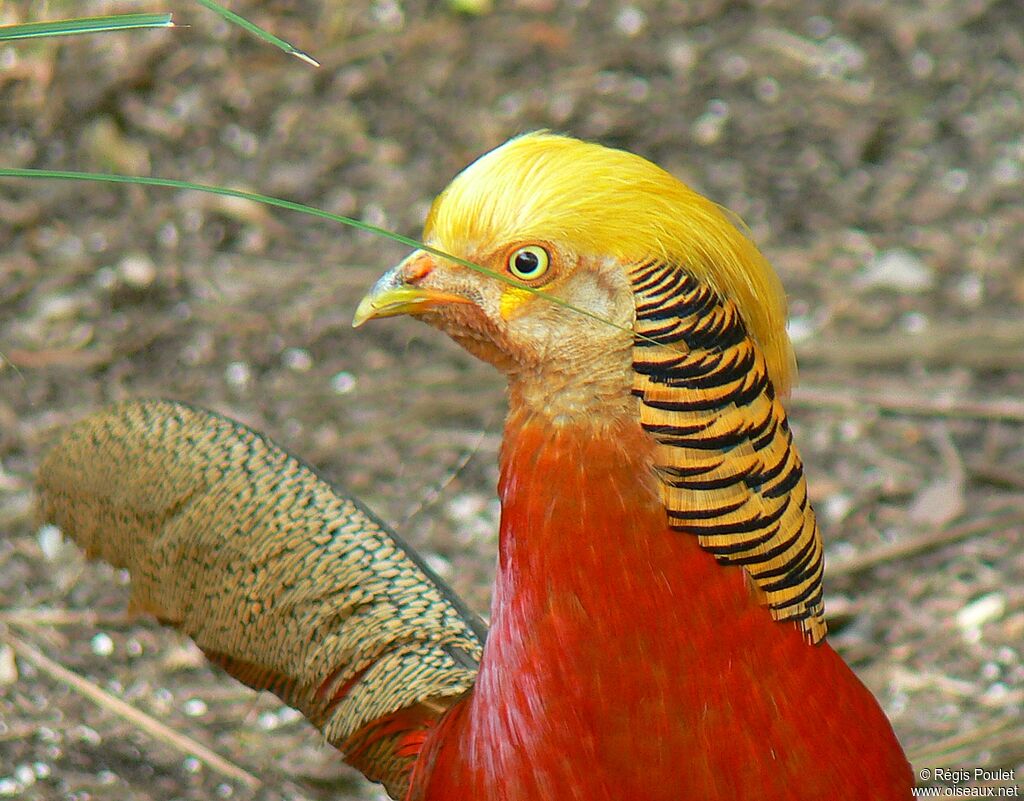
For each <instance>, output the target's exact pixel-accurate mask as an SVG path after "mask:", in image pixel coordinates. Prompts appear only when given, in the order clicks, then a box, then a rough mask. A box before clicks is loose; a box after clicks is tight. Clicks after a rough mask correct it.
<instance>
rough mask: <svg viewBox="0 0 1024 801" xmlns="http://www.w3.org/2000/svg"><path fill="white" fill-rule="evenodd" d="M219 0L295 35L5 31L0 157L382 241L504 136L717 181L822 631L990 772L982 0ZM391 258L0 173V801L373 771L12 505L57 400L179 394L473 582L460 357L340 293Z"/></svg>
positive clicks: (996, 361) (1012, 694)
mask: <svg viewBox="0 0 1024 801" xmlns="http://www.w3.org/2000/svg"><path fill="white" fill-rule="evenodd" d="M38 5H39V4H30V3H21V4H19V3H18V2H15V3H13V4H12V3H3V4H0V20H2V21H6V22H13V21H20V20H23V19H26V15H27V13H28V11H29V10H30V7H32V6H38ZM139 6H141V7H143V8H146V9H149V8H153V10H159V9H162V8H163V7H162V6H159V7H158V6H157V5H156V4H150V3H141V4H137V5H135V6H133V7H132V8H133V9H137V8H138V7H139ZM233 6H234V7H236V8H237V10H239V11H241V12H242V13H245V14H247V15H248V16H250V17H251V18H253V19H254V20H256V21H257V22H259V23H261V24H264V25H266V26H267V27H269V28H271V29H272V30H274V31H275V32H277V33H278V34H280V35H282V36H285V37H286V38H290V39H292V40H294V41H295V42H296V43H297V44H299V45H300V46H303V47H305V48H306V49H308V50H310V51H311V52H313V53H314V54H315V55H316V56H318V57H319V58H320V59H321V60H322V61H323V63H324V66H323V67H322V68H321V69H319V70H315V69H312V68H310V67H307V66H304V65H302V64H301V63H299V62H298V61H296V60H294V59H291V58H288V57H286V56H284V55H282V54H280V53H279V52H278V51H276V50H273V49H271V48H269V47H267V46H266V45H265V44H263V43H260V42H257V41H255V40H253V39H252V38H250V37H248V36H246V35H245V34H243V33H241V32H239V31H238V30H237V29H235V28H231V27H228V26H227V25H225V24H223V23H221V22H220V21H218V20H217V19H216V18H215V17H213V16H212V15H210V14H208V13H207V12H205V11H203V10H202V9H201V8H199V7H198V5H192V4H186V3H181V4H176V8H175V10H176V11H177V18H178V20H179V21H180V22H187V23H188V24H189V25H191V27H190V28H187V29H182V30H177V31H159V32H152V33H126V34H117V35H104V36H92V37H79V38H76V39H74V40H64V41H61V42H59V43H55V42H45V43H22V44H16V45H6V46H3V47H0V164H2V165H4V166H49V167H54V168H66V169H86V170H101V171H116V172H132V173H141V174H151V175H159V176H166V177H176V178H187V179H192V180H196V181H201V182H205V183H211V184H224V185H229V186H234V187H241V188H247V189H252V190H256V191H260V192H265V193H267V194H272V195H280V196H285V197H288V198H292V199H295V200H299V201H302V202H306V203H310V204H313V205H317V206H320V207H322V208H325V209H328V210H331V211H334V212H339V213H342V214H349V215H353V216H356V217H359V218H362V219H365V220H368V221H371V222H374V223H377V224H380V225H385V226H389V227H391V228H392V229H395V230H398V231H400V232H403V233H407V234H416V233H417V232H418V227H419V225H420V224H421V222H422V219H423V216H424V213H425V209H426V207H427V204H428V202H429V201H430V199H431V198H432V196H433V195H434V194H435V193H436V192H437V191H438V190H439V189H440V188H442V186H443V185H444V184H445V183H446V182H447V181H448V180H449V178H450V177H451V176H452V175H453V174H454V173H455V172H456V171H457V170H458V169H459V168H461V167H462V166H464V165H465V164H466V163H468V162H469V161H470V160H471V159H472V158H474V157H475V156H477V155H479V154H480V153H482V152H484V151H486V150H488V149H489V148H491V147H493V146H495V145H496V144H498V143H500V142H501V141H503V140H504V139H505V138H506V137H508V136H510V135H512V134H515V133H517V132H521V131H524V130H530V129H535V128H541V127H550V128H554V129H558V130H562V131H566V132H569V133H572V134H575V135H578V136H582V137H586V138H593V139H597V140H600V141H602V142H605V143H607V144H611V145H615V146H620V147H624V148H627V149H630V150H633V151H636V152H638V153H641V154H643V155H645V156H647V157H649V158H651V159H653V160H655V161H657V162H659V163H661V164H662V165H663V166H665V167H666V168H668V169H669V170H671V171H672V172H674V173H675V174H677V175H679V176H680V177H682V178H683V179H685V180H687V181H688V182H690V183H691V184H692V185H694V186H695V187H696V188H698V189H700V190H701V191H703V192H705V193H706V194H708V195H710V196H711V197H713V198H715V199H716V200H718V201H720V202H722V203H723V204H725V205H727V206H729V207H730V208H732V209H733V210H735V211H736V212H737V213H739V214H740V215H741V216H742V217H743V218H744V219H745V220H746V222H747V223H748V224H749V226H750V228H751V230H752V232H753V236H754V237H755V238H756V240H757V241H758V243H759V244H760V245H761V246H762V248H763V249H764V250H765V251H766V253H767V254H768V255H769V257H770V258H771V260H772V261H773V262H774V264H775V265H776V267H777V268H778V270H779V271H780V273H781V275H782V277H783V279H784V282H785V284H786V286H787V289H788V291H789V296H790V304H791V312H792V334H793V336H794V338H795V340H796V343H797V347H798V353H799V355H800V360H801V368H802V381H801V387H800V388H799V389H798V390H797V392H796V394H795V395H794V397H793V399H792V403H791V413H792V421H793V426H794V428H795V431H796V439H797V442H798V444H799V446H800V448H801V451H802V454H803V457H804V459H805V462H806V466H807V473H808V476H809V479H810V486H811V492H812V497H813V499H814V501H815V504H816V507H817V509H818V511H819V515H820V517H821V521H822V526H823V529H824V533H825V537H826V542H827V549H828V550H827V553H828V559H829V565H830V568H829V570H830V575H829V577H828V581H827V591H828V593H827V605H828V608H829V610H830V613H831V626H832V630H833V635H832V641H833V643H834V644H835V645H836V647H837V648H838V649H839V650H840V651H842V652H843V654H844V655H845V657H846V658H847V659H848V660H849V661H850V662H851V663H852V664H853V665H854V667H855V668H856V670H857V671H858V673H859V674H860V675H861V677H862V678H863V679H864V681H865V682H866V683H867V684H868V685H869V686H870V687H871V688H872V689H873V691H874V692H875V693H876V694H877V696H878V697H879V699H880V700H881V702H882V703H883V705H884V706H885V708H886V710H887V711H888V713H889V714H890V716H891V718H892V720H893V723H894V725H895V727H896V730H897V732H898V734H899V735H900V737H901V739H902V741H903V742H904V744H905V745H906V747H907V748H908V749H909V750H910V752H911V753H912V755H913V756H914V758H915V761H916V764H917V765H918V766H919V767H921V768H937V767H949V768H959V769H973V768H975V767H987V768H1005V769H1012V770H1015V771H1016V777H1017V780H1019V779H1020V778H1021V777H1022V776H1024V730H1022V719H1024V716H1022V707H1024V664H1022V659H1021V649H1022V641H1024V549H1022V547H1021V546H1022V539H1024V537H1022V530H1024V402H1022V398H1024V315H1022V314H1021V308H1022V304H1024V270H1022V265H1021V260H1022V253H1024V203H1022V198H1024V126H1022V120H1024V15H1022V14H1021V9H1020V6H1019V3H1018V2H1017V0H1004V1H1003V2H998V1H997V0H920V1H917V0H906V1H904V0H871V1H870V2H860V1H859V0H857V1H855V0H840V1H839V2H826V0H759V1H758V2H727V1H726V0H693V1H692V2H665V3H656V2H645V1H644V0H634V1H633V2H630V0H621V1H619V0H570V1H569V2H559V0H497V2H496V8H495V9H494V10H493V11H491V12H490V13H484V14H479V15H476V16H466V15H460V14H458V13H455V12H454V11H452V10H451V9H449V8H447V7H446V6H444V5H443V4H440V3H434V2H427V0H374V1H373V2H370V0H350V2H345V3H335V2H286V1H285V0H275V1H272V2H263V3H256V2H248V1H246V2H238V3H234V4H233ZM111 8H114V6H112V5H111V4H109V3H80V4H76V6H75V13H87V12H89V11H94V12H96V13H102V12H105V11H109V10H110V9H111ZM82 9H85V10H84V11H83V10H82ZM35 10H38V8H36V9H35ZM47 10H48V11H49V12H51V17H52V16H58V15H59V14H60V13H61V12H63V11H65V10H66V9H65V7H63V6H61V7H60V8H57V7H53V8H49V9H47ZM121 10H123V8H122V9H121ZM402 253H403V249H402V248H401V247H399V246H396V245H394V244H392V243H389V242H387V241H383V240H380V239H376V238H372V237H370V236H367V235H365V234H358V233H354V232H353V231H351V230H348V229H343V228H339V227H337V226H334V225H330V224H326V223H324V222H322V221H317V220H313V219H311V218H308V217H303V216H299V215H296V214H288V213H283V212H280V213H279V212H276V211H270V210H268V209H267V208H264V207H260V206H256V205H252V204H249V203H245V202H237V201H229V200H224V199H219V198H213V197H210V196H206V195H199V194H195V193H183V192H175V191H160V190H143V189H140V188H138V187H123V186H121V187H114V186H108V185H99V184H80V183H68V182H55V181H46V182H27V181H17V182H15V181H2V182H0V352H2V358H0V797H2V796H16V797H23V798H39V799H50V798H54V799H57V798H60V799H78V800H79V801H84V800H85V799H88V798H103V799H124V800H125V801H128V799H132V800H133V801H142V800H143V799H154V801H167V799H210V798H237V799H252V798H267V799H318V798H328V797H330V798H353V799H355V798H372V797H374V796H375V793H378V791H377V790H375V789H373V788H370V787H368V786H367V785H365V784H363V783H362V782H361V780H359V778H358V777H357V776H355V775H354V774H353V773H352V772H351V771H348V770H347V769H346V768H345V767H344V766H342V765H341V763H340V760H339V759H338V758H337V754H336V753H334V752H333V751H331V750H330V749H329V748H326V747H324V746H323V745H322V743H321V740H320V738H319V737H318V735H317V734H316V733H315V732H314V731H312V729H311V728H310V727H308V726H307V725H306V724H305V723H304V722H302V721H301V720H296V719H295V716H294V715H292V714H289V712H288V711H287V710H283V709H282V708H281V707H280V705H279V704H278V703H276V702H275V700H274V699H273V698H271V697H269V696H266V695H263V696H257V695H256V694H254V693H251V692H249V691H247V690H246V689H244V688H243V687H241V686H240V685H238V684H236V683H234V682H232V681H231V680H229V679H228V678H226V677H224V676H223V675H222V674H219V673H218V672H217V671H214V670H211V669H209V668H207V667H206V666H205V665H204V664H203V661H202V659H201V657H200V656H199V655H198V654H197V652H196V650H195V649H194V648H193V647H192V646H191V645H190V644H188V643H186V642H185V641H183V640H182V639H180V638H179V637H177V636H176V635H175V634H173V633H171V632H168V631H164V630H162V629H160V628H159V627H158V626H156V625H155V624H153V623H152V622H149V621H146V620H133V619H129V618H127V617H126V616H125V615H124V614H123V611H122V610H123V607H124V601H125V598H126V593H125V590H124V587H123V586H122V585H123V583H124V582H123V578H122V577H121V576H119V575H118V574H116V573H115V572H114V571H112V570H110V569H107V568H105V567H102V566H98V565H92V564H85V563H84V562H83V560H82V559H81V557H80V556H79V555H78V554H77V552H76V551H75V550H74V548H73V547H71V546H61V545H60V544H59V543H58V542H56V541H55V540H54V539H53V538H52V537H51V536H49V535H48V534H46V533H45V532H44V533H42V534H41V533H40V532H39V531H37V529H36V527H35V526H34V524H33V522H32V519H31V508H30V507H31V487H32V474H33V470H34V467H35V465H36V463H37V461H38V459H39V456H40V453H41V452H42V451H43V449H44V448H45V446H46V444H47V442H48V441H49V440H50V439H51V438H52V436H53V434H54V432H55V430H56V429H57V428H58V427H59V426H61V425H63V424H65V423H67V422H69V421H71V420H74V419H76V418H78V417H80V416H82V415H84V414H86V413H87V412H89V411H90V410H92V409H95V408H96V407H98V406H100V405H101V404H104V403H107V402H109V401H112V400H116V399H120V398H125V397H138V396H168V397H174V398H180V399H185V400H188V401H191V402H193V403H197V404H201V405H204V406H208V407H212V408H214V409H216V410H218V411H220V412H223V413H225V414H228V415H230V416H232V417H235V418H238V419H240V420H242V421H245V422H246V423H249V424H250V425H253V426H255V427H257V428H259V429H260V430H262V431H265V432H267V433H268V434H270V435H271V436H272V437H273V438H275V439H276V440H277V441H278V442H280V443H281V444H283V445H284V446H285V447H287V448H288V449H290V450H292V451H293V452H295V453H296V454H299V455H301V456H303V457H304V458H305V459H306V460H308V461H309V462H310V463H312V464H313V465H315V466H316V467H318V468H319V469H321V470H322V471H323V472H324V473H325V474H327V475H329V476H333V477H334V478H336V479H337V481H338V482H339V483H340V484H341V485H342V486H343V487H345V488H347V490H348V491H349V492H351V493H353V494H355V495H358V496H359V497H361V498H363V499H364V500H365V501H366V502H368V503H369V504H370V505H371V506H372V507H373V508H375V509H376V510H377V511H378V512H379V513H380V514H381V515H382V516H383V517H384V518H385V519H387V520H389V521H392V522H393V523H394V524H395V525H396V526H397V527H398V528H399V529H400V530H401V531H402V532H403V533H405V535H406V536H407V537H408V539H410V540H411V541H412V542H414V543H415V545H416V546H418V547H419V548H421V549H422V550H423V551H424V552H425V553H426V554H427V555H428V558H429V559H430V561H431V563H432V564H433V565H434V566H435V567H437V569H438V570H439V571H440V572H442V574H443V575H445V576H446V577H447V578H448V579H449V580H450V581H451V582H452V584H453V585H454V586H455V587H456V588H457V590H458V591H459V592H460V593H462V594H463V595H464V596H465V597H467V598H468V599H469V601H470V603H471V604H472V605H473V606H475V607H476V608H478V609H481V610H486V608H487V603H488V585H489V578H490V575H491V571H492V562H493V558H494V550H495V525H496V512H497V510H496V502H495V500H494V484H495V479H496V476H495V458H496V453H497V447H498V444H499V439H500V427H501V420H502V414H503V395H502V385H501V382H500V379H499V378H498V377H497V376H496V375H494V374H493V373H492V372H491V371H490V370H489V369H488V368H486V367H485V366H483V365H480V364H478V363H476V362H475V361H474V360H473V359H472V358H470V357H468V356H466V355H464V354H463V353H462V352H461V351H460V350H459V349H458V348H457V347H456V346H454V345H452V344H451V343H449V342H447V341H446V340H445V339H443V338H442V337H441V336H440V335H438V334H436V333H435V332H432V331H430V330H428V329H426V328H425V327H422V326H418V325H417V324H415V323H414V322H412V321H405V320H400V321H393V322H392V321H388V322H384V323H375V324H373V325H371V326H368V327H366V328H364V329H362V330H359V331H352V330H351V329H350V327H349V322H350V319H351V315H352V311H353V309H354V306H355V303H356V300H357V299H358V297H359V296H360V294H361V293H362V292H363V291H364V290H365V289H366V288H367V287H368V286H369V285H370V283H371V282H372V281H373V280H374V278H375V277H376V276H377V275H378V274H379V273H380V272H382V271H383V270H384V269H385V268H386V267H387V266H389V265H391V264H392V263H394V262H395V261H396V260H397V259H398V258H400V257H401V255H402ZM33 655H42V657H43V659H42V660H41V659H39V658H38V656H33ZM61 669H63V670H64V671H69V672H70V673H68V672H61ZM76 682H77V683H76ZM90 689H91V690H93V691H95V690H97V689H98V690H99V691H101V693H103V694H105V696H106V697H115V698H119V699H123V700H125V701H127V702H128V703H129V704H131V705H132V706H133V707H134V708H135V709H137V710H139V711H140V712H142V713H145V714H146V715H148V716H152V717H153V718H155V719H158V720H159V721H161V722H163V723H164V724H166V725H167V726H169V727H170V728H171V729H173V730H174V731H176V732H178V733H179V734H181V735H184V736H186V737H188V738H191V739H192V740H194V741H197V742H198V743H201V744H202V745H204V746H206V747H208V748H210V749H212V750H213V751H214V752H216V753H217V754H219V755H221V756H222V757H223V758H224V759H226V760H228V761H229V762H230V763H231V764H233V765H235V766H237V767H239V768H241V769H243V770H244V771H246V772H247V773H248V774H250V775H252V776H254V777H258V780H259V786H258V787H252V786H249V785H247V784H246V781H245V780H244V779H239V778H238V777H237V776H234V777H233V774H231V770H230V768H229V767H225V766H220V767H218V766H217V765H216V764H215V763H212V762H210V761H209V760H206V759H197V758H196V757H195V756H193V755H191V754H192V753H193V752H194V746H190V745H184V746H179V745H175V744H174V743H173V742H172V741H170V740H169V739H167V738H166V737H153V736H151V735H149V734H147V733H145V732H144V731H143V729H141V728H140V727H139V726H138V725H136V724H134V723H129V722H127V721H125V720H124V719H123V718H121V717H119V716H117V715H116V714H114V712H113V711H112V709H111V706H110V704H109V702H104V703H102V704H100V705H97V704H95V703H94V702H93V701H92V700H89V698H88V697H87V695H85V694H83V693H84V692H88V691H89V690H90ZM190 749H191V750H190ZM999 786H1009V784H1008V783H1007V782H1002V783H1001V784H999Z"/></svg>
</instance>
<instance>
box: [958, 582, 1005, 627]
mask: <svg viewBox="0 0 1024 801" xmlns="http://www.w3.org/2000/svg"><path fill="white" fill-rule="evenodd" d="M1005 612H1006V595H1005V594H1003V593H1001V592H990V593H987V594H985V595H982V596H981V597H980V598H975V599H974V600H973V601H971V602H970V603H968V604H967V605H966V606H964V607H963V608H962V609H961V610H960V611H959V612H957V613H956V624H957V626H959V627H960V629H961V630H963V631H965V632H966V631H969V630H971V629H980V628H981V627H982V626H984V625H985V624H986V623H991V622H992V621H993V620H998V619H999V618H1001V617H1002V616H1003V614H1004V613H1005Z"/></svg>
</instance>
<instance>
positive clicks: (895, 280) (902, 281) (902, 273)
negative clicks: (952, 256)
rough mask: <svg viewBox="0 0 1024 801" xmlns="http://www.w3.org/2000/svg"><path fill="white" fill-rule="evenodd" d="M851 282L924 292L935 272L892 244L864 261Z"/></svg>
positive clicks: (864, 286)
mask: <svg viewBox="0 0 1024 801" xmlns="http://www.w3.org/2000/svg"><path fill="white" fill-rule="evenodd" d="M854 283H855V284H856V285H857V286H859V287H861V288H863V289H876V288H877V289H892V290H894V291H897V292H926V291H927V290H929V289H931V288H932V286H933V285H934V283H935V275H934V273H933V272H932V270H931V269H930V268H929V267H928V265H926V264H925V263H924V261H922V260H921V259H920V258H919V257H918V256H917V255H916V254H914V253H911V252H910V251H909V250H904V249H903V248H893V249H892V250H884V251H882V252H881V253H879V254H877V255H876V256H875V257H874V258H872V259H871V260H870V261H869V262H868V263H867V264H865V265H864V267H863V269H862V270H861V271H860V273H859V274H858V275H857V276H856V277H855V279H854Z"/></svg>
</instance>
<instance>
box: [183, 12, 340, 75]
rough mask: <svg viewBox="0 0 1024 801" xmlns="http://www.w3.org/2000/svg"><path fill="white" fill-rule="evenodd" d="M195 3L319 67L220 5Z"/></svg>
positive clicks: (271, 35) (305, 54)
mask: <svg viewBox="0 0 1024 801" xmlns="http://www.w3.org/2000/svg"><path fill="white" fill-rule="evenodd" d="M196 2H197V3H199V5H201V6H204V7H206V8H208V9H210V11H213V12H214V13H217V14H220V16H222V17H223V18H224V19H226V20H227V21H228V22H232V23H234V24H235V25H238V26H239V27H241V28H244V29H245V30H247V31H249V33H251V34H252V35H253V36H258V37H259V38H260V39H262V40H263V41H265V42H270V44H272V45H274V47H279V48H281V49H282V50H284V52H286V53H288V54H289V55H292V56H295V57H296V58H298V59H302V60H303V61H305V62H306V63H307V64H312V65H313V66H314V67H319V66H320V62H319V61H317V60H316V59H315V58H313V57H312V56H311V55H310V54H309V53H307V52H306V51H304V50H299V48H297V47H296V46H295V45H293V44H290V43H289V42H286V41H285V40H284V39H280V38H278V37H277V36H274V34H272V33H270V31H265V30H263V28H261V27H259V26H258V25H255V24H253V23H252V22H249V20H247V19H246V18H245V17H241V16H239V15H238V14H236V13H235V12H233V11H229V10H228V9H226V8H224V6H222V5H220V3H215V2H213V0H196Z"/></svg>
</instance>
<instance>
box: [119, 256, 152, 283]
mask: <svg viewBox="0 0 1024 801" xmlns="http://www.w3.org/2000/svg"><path fill="white" fill-rule="evenodd" d="M117 272H118V273H119V274H120V276H121V280H122V281H124V282H125V283H126V284H127V285H128V286H130V287H132V288H133V289H145V288H146V287H149V286H152V285H153V282H154V281H156V265H155V264H154V263H153V260H152V259H150V258H149V256H147V255H146V254H145V253H130V254H128V255H127V256H125V257H124V258H123V259H121V262H120V264H118V265H117Z"/></svg>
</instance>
